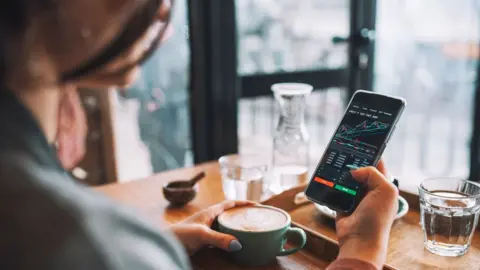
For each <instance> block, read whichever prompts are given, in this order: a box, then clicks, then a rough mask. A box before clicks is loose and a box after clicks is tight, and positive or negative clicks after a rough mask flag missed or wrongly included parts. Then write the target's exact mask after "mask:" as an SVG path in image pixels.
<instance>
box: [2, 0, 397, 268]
mask: <svg viewBox="0 0 480 270" xmlns="http://www.w3.org/2000/svg"><path fill="white" fill-rule="evenodd" d="M169 8H170V5H169V2H168V1H166V0H163V1H161V0H82V1H74V0H70V1H61V0H3V1H1V2H0V87H1V90H0V125H1V127H2V129H0V138H1V140H0V149H1V151H0V159H1V162H0V175H1V180H0V214H1V217H2V220H1V222H0V265H1V268H2V269H188V268H189V267H190V265H189V262H188V257H187V254H186V252H188V254H190V255H191V254H193V253H195V252H196V251H198V250H199V249H200V248H202V247H204V246H215V247H218V248H222V249H224V250H227V251H237V250H239V249H241V248H242V246H241V244H240V243H239V242H238V241H237V240H236V239H235V238H234V237H233V236H230V235H225V234H221V233H218V232H215V231H213V230H211V229H210V226H211V224H212V222H213V221H214V219H215V218H216V217H217V216H218V215H219V214H220V213H222V212H223V211H225V210H226V209H229V208H232V207H235V206H238V205H244V204H249V202H230V201H229V202H223V203H220V204H218V205H215V206H213V207H211V208H209V209H206V210H204V211H202V212H199V213H197V214H196V215H194V216H192V217H190V218H188V219H186V220H185V221H183V222H181V223H179V224H175V225H173V226H172V227H171V228H170V230H169V231H170V232H172V233H169V232H162V231H160V230H159V229H158V228H156V227H155V226H153V225H151V224H149V223H148V222H145V221H143V220H141V219H140V218H138V217H137V216H135V215H133V214H132V213H129V212H128V211H125V210H124V209H123V208H121V207H120V206H117V205H115V204H114V203H113V202H111V201H109V200H108V199H106V198H104V197H102V196H101V195H99V194H96V193H94V192H93V191H91V190H89V189H88V188H85V187H83V186H81V185H79V184H77V183H75V181H73V180H72V179H71V178H70V177H69V175H68V174H67V173H66V171H65V169H69V168H72V167H73V166H74V165H75V164H76V163H77V162H78V161H79V160H80V159H81V157H82V155H83V149H84V139H85V134H86V127H85V118H84V115H83V112H82V110H81V106H80V103H79V99H78V95H77V93H76V88H77V87H88V88H108V87H123V86H126V85H128V84H129V83H131V82H132V81H133V80H134V78H135V76H136V74H137V72H138V70H139V65H140V63H141V62H142V61H143V60H144V59H146V58H147V57H148V56H149V55H150V53H151V52H152V51H153V50H154V49H155V48H156V47H157V45H158V44H159V43H160V41H161V40H162V38H164V37H165V36H167V35H168V28H167V27H166V22H167V21H168V13H169V12H168V11H169ZM54 145H55V147H54ZM379 169H380V171H382V172H383V171H384V168H383V166H381V167H380V168H379ZM352 174H353V175H354V177H355V178H356V179H357V180H358V181H360V182H363V183H365V184H366V185H367V187H368V189H369V192H368V194H367V196H366V197H365V199H364V200H363V201H362V202H361V204H360V205H359V207H358V209H357V210H356V211H355V212H354V213H353V214H352V215H351V216H348V217H341V218H339V219H338V220H337V233H338V237H339V239H340V254H339V259H338V260H337V261H336V262H334V263H333V264H332V265H331V266H330V268H331V269H345V268H359V269H360V268H361V269H370V268H371V269H375V268H380V267H381V266H382V264H383V263H384V262H385V255H386V245H387V239H388V234H389V231H390V226H391V224H392V222H393V218H394V215H395V211H396V203H397V199H396V196H397V191H396V189H395V188H394V187H393V185H391V184H390V183H388V181H386V180H385V177H383V175H381V174H380V173H379V171H378V170H376V169H374V168H364V169H360V170H358V171H355V172H352ZM372 209H374V210H372ZM185 251H186V252H185Z"/></svg>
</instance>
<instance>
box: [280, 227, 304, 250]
mask: <svg viewBox="0 0 480 270" xmlns="http://www.w3.org/2000/svg"><path fill="white" fill-rule="evenodd" d="M292 234H296V235H298V236H300V238H301V243H300V245H299V246H298V247H294V248H291V249H287V250H285V249H284V248H283V247H282V250H281V251H280V253H278V255H277V256H287V255H291V254H293V253H295V252H297V251H299V250H300V249H302V248H303V247H304V246H305V244H306V243H307V235H306V234H305V231H303V230H302V229H300V228H288V230H287V232H286V233H285V235H286V239H288V236H289V235H292Z"/></svg>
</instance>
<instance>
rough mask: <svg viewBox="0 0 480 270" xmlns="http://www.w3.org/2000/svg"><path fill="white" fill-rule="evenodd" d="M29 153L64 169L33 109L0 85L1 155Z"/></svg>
mask: <svg viewBox="0 0 480 270" xmlns="http://www.w3.org/2000/svg"><path fill="white" fill-rule="evenodd" d="M16 152H22V153H26V154H27V155H29V156H31V157H32V158H34V159H35V162H36V163H38V164H42V165H45V166H50V167H51V166H54V167H55V168H56V169H60V170H62V171H64V169H63V168H62V166H61V164H60V161H59V159H58V156H57V153H56V149H55V147H54V146H52V145H50V144H49V143H48V141H47V138H46V136H45V134H44V133H43V131H42V129H41V128H40V124H39V123H38V121H37V120H36V119H35V117H34V116H33V114H32V112H31V111H30V110H29V109H28V108H26V107H25V106H24V105H23V104H22V103H21V102H20V100H19V99H18V98H17V97H16V96H15V95H14V94H13V93H12V92H10V91H8V90H6V89H0V155H4V154H15V153H16Z"/></svg>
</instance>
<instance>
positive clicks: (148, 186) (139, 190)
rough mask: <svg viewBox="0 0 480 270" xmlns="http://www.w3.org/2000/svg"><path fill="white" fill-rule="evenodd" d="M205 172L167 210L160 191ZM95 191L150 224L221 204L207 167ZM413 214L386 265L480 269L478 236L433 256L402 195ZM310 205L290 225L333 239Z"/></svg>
mask: <svg viewBox="0 0 480 270" xmlns="http://www.w3.org/2000/svg"><path fill="white" fill-rule="evenodd" d="M201 171H205V172H206V173H207V177H206V179H204V180H202V181H201V182H200V184H199V192H198V195H197V197H196V198H195V200H194V201H193V202H192V203H190V204H189V205H187V206H186V207H184V208H170V207H169V206H168V202H167V201H166V200H165V198H164V197H163V194H162V187H163V185H164V184H165V183H167V182H169V181H172V180H182V179H188V178H190V177H192V176H193V175H195V174H196V173H199V172H201ZM97 190H98V191H100V192H103V193H105V194H106V195H107V196H109V197H111V198H113V199H114V200H117V201H119V202H121V203H124V204H126V205H129V206H132V207H134V208H136V209H138V210H139V211H141V212H142V213H143V214H145V215H147V217H149V218H151V219H153V220H157V221H159V220H161V221H163V222H166V223H175V222H178V221H180V220H182V219H184V218H186V217H188V216H189V215H191V214H193V213H195V212H197V211H199V210H201V209H204V208H206V207H208V206H210V205H213V204H215V203H218V202H220V201H222V200H224V198H225V197H224V194H223V191H222V184H221V176H220V172H219V168H218V165H217V164H216V163H209V164H203V165H199V166H196V167H194V168H187V169H180V170H175V171H170V172H166V173H161V174H157V175H155V176H152V177H149V178H147V179H144V180H140V181H134V182H128V183H123V184H110V185H106V186H104V187H100V188H97ZM402 195H403V196H404V197H405V198H406V199H407V201H409V204H410V205H411V208H412V209H413V211H410V212H409V213H408V214H407V215H406V216H405V217H404V218H403V219H401V220H399V221H397V222H396V223H395V224H394V225H393V229H392V233H391V237H390V242H389V251H388V259H387V263H388V264H389V265H391V266H393V267H396V268H399V269H438V268H445V269H480V234H479V233H476V234H475V236H474V239H473V241H472V247H471V250H470V251H469V253H467V254H466V255H465V256H463V257H459V258H445V257H440V256H436V255H433V254H431V253H429V252H428V251H426V250H425V249H424V248H423V232H422V230H421V228H420V225H419V213H418V211H417V210H415V209H418V198H417V196H415V195H409V194H402ZM313 208H314V206H313V204H311V205H309V206H307V207H302V208H299V209H298V210H294V211H293V212H291V215H292V219H293V221H295V222H297V223H299V224H302V225H306V226H307V227H309V228H312V229H313V230H315V231H317V232H320V233H321V234H323V235H326V236H327V237H329V238H332V239H336V235H335V230H334V228H333V226H332V222H331V221H329V220H328V219H325V218H324V217H322V216H321V215H319V214H318V213H317V212H316V211H315V210H314V209H313Z"/></svg>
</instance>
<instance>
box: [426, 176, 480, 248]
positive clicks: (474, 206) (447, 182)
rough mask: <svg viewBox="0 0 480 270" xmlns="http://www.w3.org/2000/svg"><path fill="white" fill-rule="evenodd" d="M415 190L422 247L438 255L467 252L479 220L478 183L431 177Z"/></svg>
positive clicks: (479, 191) (479, 192) (479, 189)
mask: <svg viewBox="0 0 480 270" xmlns="http://www.w3.org/2000/svg"><path fill="white" fill-rule="evenodd" d="M418 190H419V195H420V219H421V223H422V229H423V232H424V244H425V248H426V249H427V250H429V251H430V252H432V253H434V254H438V255H441V256H450V257H453V256H461V255H464V254H465V253H467V251H468V249H469V247H470V242H471V240H472V236H473V233H474V232H475V229H476V227H477V223H478V215H479V209H480V184H477V183H475V182H471V181H466V180H460V179H454V178H432V179H427V180H424V181H423V182H422V183H421V184H420V186H419V188H418Z"/></svg>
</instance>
